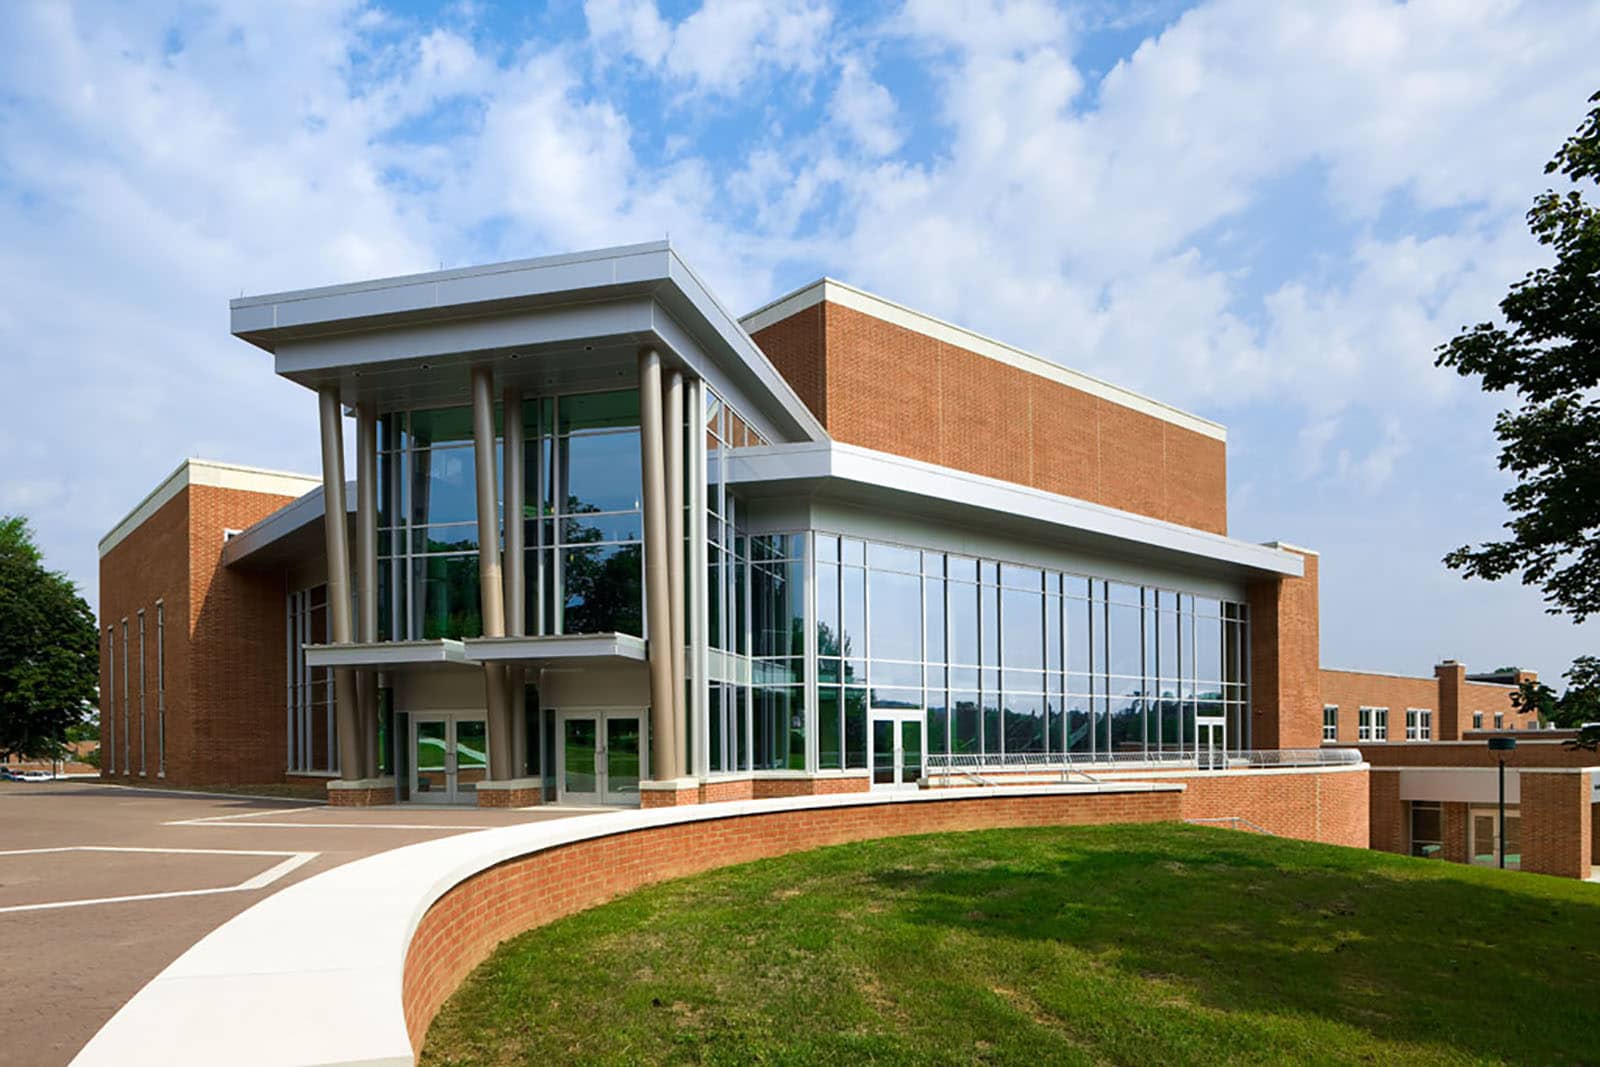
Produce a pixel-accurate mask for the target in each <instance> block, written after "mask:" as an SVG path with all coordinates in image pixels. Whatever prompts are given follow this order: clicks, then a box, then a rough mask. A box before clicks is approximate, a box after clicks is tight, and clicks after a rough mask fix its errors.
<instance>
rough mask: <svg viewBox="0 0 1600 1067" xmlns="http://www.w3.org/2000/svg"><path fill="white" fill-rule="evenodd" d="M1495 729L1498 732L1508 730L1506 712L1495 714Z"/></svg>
mask: <svg viewBox="0 0 1600 1067" xmlns="http://www.w3.org/2000/svg"><path fill="white" fill-rule="evenodd" d="M1494 728H1495V729H1496V730H1504V729H1505V728H1506V713H1505V712H1503V711H1497V712H1495V713H1494Z"/></svg>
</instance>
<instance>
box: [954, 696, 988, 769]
mask: <svg viewBox="0 0 1600 1067" xmlns="http://www.w3.org/2000/svg"><path fill="white" fill-rule="evenodd" d="M950 706H951V709H952V711H953V724H952V727H951V738H950V751H951V752H952V753H953V754H961V753H968V754H976V753H978V752H982V751H983V731H982V726H981V723H980V721H979V714H978V694H977V693H973V692H960V693H951V694H950Z"/></svg>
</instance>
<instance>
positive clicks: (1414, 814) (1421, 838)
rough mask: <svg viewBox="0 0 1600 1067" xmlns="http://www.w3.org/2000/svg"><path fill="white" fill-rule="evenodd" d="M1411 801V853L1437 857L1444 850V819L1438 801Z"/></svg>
mask: <svg viewBox="0 0 1600 1067" xmlns="http://www.w3.org/2000/svg"><path fill="white" fill-rule="evenodd" d="M1410 803H1411V854H1412V855H1413V856H1421V857H1422V858H1423V859H1436V858H1438V857H1439V856H1441V855H1442V854H1443V852H1444V819H1443V814H1442V808H1441V805H1440V804H1439V802H1438V801H1434V800H1413V801H1411V802H1410Z"/></svg>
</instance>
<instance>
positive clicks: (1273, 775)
mask: <svg viewBox="0 0 1600 1067" xmlns="http://www.w3.org/2000/svg"><path fill="white" fill-rule="evenodd" d="M1151 780H1152V781H1180V782H1183V783H1184V785H1186V786H1188V788H1187V789H1186V790H1184V793H1183V817H1184V818H1185V819H1232V818H1239V819H1247V820H1249V821H1250V822H1252V823H1254V824H1255V825H1257V826H1259V827H1261V828H1262V829H1263V830H1266V831H1268V832H1269V833H1274V834H1277V835H1278V836H1279V837H1293V838H1298V839H1299V840H1301V841H1320V842H1322V843H1323V844H1327V845H1348V846H1350V847H1351V848H1366V847H1367V846H1368V844H1369V843H1370V840H1371V827H1370V822H1369V819H1368V814H1367V813H1368V788H1369V785H1368V781H1367V771H1366V769H1365V768H1361V769H1359V770H1356V769H1341V770H1316V769H1311V768H1307V769H1305V770H1293V771H1253V772H1252V771H1233V772H1227V773H1222V774H1194V775H1190V776H1187V777H1183V778H1176V779H1170V778H1161V779H1151Z"/></svg>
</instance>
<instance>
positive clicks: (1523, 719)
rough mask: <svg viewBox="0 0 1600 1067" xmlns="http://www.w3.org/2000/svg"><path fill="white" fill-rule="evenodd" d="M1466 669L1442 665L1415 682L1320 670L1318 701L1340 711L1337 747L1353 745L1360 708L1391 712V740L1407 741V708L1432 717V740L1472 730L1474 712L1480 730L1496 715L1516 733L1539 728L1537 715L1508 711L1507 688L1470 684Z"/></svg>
mask: <svg viewBox="0 0 1600 1067" xmlns="http://www.w3.org/2000/svg"><path fill="white" fill-rule="evenodd" d="M1466 671H1467V669H1466V667H1464V666H1463V665H1461V664H1459V663H1455V662H1452V661H1448V660H1447V661H1446V662H1444V663H1441V664H1439V665H1438V666H1437V667H1435V668H1434V676H1433V677H1432V678H1415V677H1406V676H1403V675H1393V674H1374V673H1369V672H1366V671H1340V670H1324V671H1323V672H1322V702H1323V703H1324V704H1336V705H1338V707H1339V743H1340V744H1354V743H1355V742H1356V741H1357V739H1358V737H1359V729H1358V727H1359V715H1360V710H1361V708H1363V707H1374V708H1388V709H1389V736H1388V740H1390V741H1404V740H1405V739H1406V709H1407V708H1426V709H1427V710H1429V711H1431V712H1433V740H1435V741H1455V740H1458V739H1460V738H1461V737H1462V735H1463V734H1465V733H1466V732H1467V731H1469V730H1471V729H1472V713H1473V712H1475V711H1481V712H1483V713H1484V714H1483V721H1484V728H1485V729H1490V728H1492V727H1493V726H1494V716H1495V713H1496V712H1500V713H1502V714H1504V715H1505V727H1506V729H1511V728H1513V727H1515V728H1516V729H1517V730H1519V731H1525V730H1531V729H1535V728H1537V726H1538V724H1539V717H1538V716H1537V715H1531V714H1524V713H1521V712H1518V711H1517V710H1516V709H1515V708H1513V707H1512V706H1511V694H1512V693H1514V692H1515V691H1516V690H1515V689H1514V688H1513V687H1511V686H1507V685H1494V684H1492V683H1489V682H1469V681H1467V680H1466Z"/></svg>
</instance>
